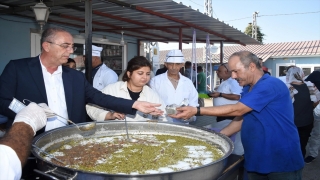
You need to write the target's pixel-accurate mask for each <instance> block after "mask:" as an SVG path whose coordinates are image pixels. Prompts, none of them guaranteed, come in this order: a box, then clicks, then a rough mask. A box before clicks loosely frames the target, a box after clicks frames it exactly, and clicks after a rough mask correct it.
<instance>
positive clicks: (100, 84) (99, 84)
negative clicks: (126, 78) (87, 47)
mask: <svg viewBox="0 0 320 180" xmlns="http://www.w3.org/2000/svg"><path fill="white" fill-rule="evenodd" d="M102 49H103V48H102V47H98V46H95V45H92V79H93V87H94V88H96V89H98V90H101V89H103V88H104V87H106V86H107V85H108V84H112V83H115V82H117V81H118V75H117V73H115V72H114V71H113V70H112V69H110V68H108V67H107V66H106V65H105V64H104V63H102V60H101V58H100V55H101V51H102Z"/></svg>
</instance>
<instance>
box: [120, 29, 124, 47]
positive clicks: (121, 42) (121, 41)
mask: <svg viewBox="0 0 320 180" xmlns="http://www.w3.org/2000/svg"><path fill="white" fill-rule="evenodd" d="M123 33H124V32H123V31H121V40H120V45H121V46H123V45H124V39H123Z"/></svg>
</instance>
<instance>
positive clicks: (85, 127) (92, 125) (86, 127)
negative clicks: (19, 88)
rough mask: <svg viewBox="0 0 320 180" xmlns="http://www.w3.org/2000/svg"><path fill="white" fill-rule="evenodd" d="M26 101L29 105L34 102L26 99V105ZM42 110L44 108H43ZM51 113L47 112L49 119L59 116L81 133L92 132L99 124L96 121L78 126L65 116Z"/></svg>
mask: <svg viewBox="0 0 320 180" xmlns="http://www.w3.org/2000/svg"><path fill="white" fill-rule="evenodd" d="M25 101H28V102H29V103H31V102H32V101H30V100H28V99H24V100H23V103H26V102H25ZM38 106H40V105H38ZM40 107H42V106H40ZM42 108H43V107H42ZM50 111H51V112H48V111H46V112H45V113H46V115H47V118H53V117H56V116H58V117H60V118H62V119H65V120H66V121H67V122H69V123H71V124H74V125H75V126H76V127H77V128H78V129H79V130H80V131H90V130H92V129H94V128H95V127H96V123H97V122H96V121H93V122H89V123H87V124H86V125H81V126H78V125H77V124H76V123H74V122H73V121H71V120H70V119H67V118H65V117H63V116H60V115H59V114H57V113H55V112H53V111H52V110H50ZM57 120H58V121H60V122H62V123H64V124H65V125H68V124H67V123H65V122H63V121H61V120H59V118H57Z"/></svg>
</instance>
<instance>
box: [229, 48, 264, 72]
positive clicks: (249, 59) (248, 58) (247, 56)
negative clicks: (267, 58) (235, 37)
mask: <svg viewBox="0 0 320 180" xmlns="http://www.w3.org/2000/svg"><path fill="white" fill-rule="evenodd" d="M234 56H237V57H239V58H240V61H241V63H242V64H243V66H244V67H245V68H246V69H247V68H249V65H250V63H254V64H255V65H256V66H257V68H258V69H261V68H262V67H261V64H260V61H259V58H258V57H257V56H256V55H255V54H253V53H252V52H250V51H239V52H235V53H233V54H232V55H231V56H230V57H229V60H230V59H231V58H232V57H234Z"/></svg>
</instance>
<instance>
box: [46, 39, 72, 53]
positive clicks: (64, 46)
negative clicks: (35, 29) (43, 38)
mask: <svg viewBox="0 0 320 180" xmlns="http://www.w3.org/2000/svg"><path fill="white" fill-rule="evenodd" d="M47 42H48V43H50V44H54V45H57V46H60V47H62V48H63V49H67V50H70V49H72V50H73V51H76V50H77V47H74V46H70V45H68V44H56V43H54V42H50V41H47Z"/></svg>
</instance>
